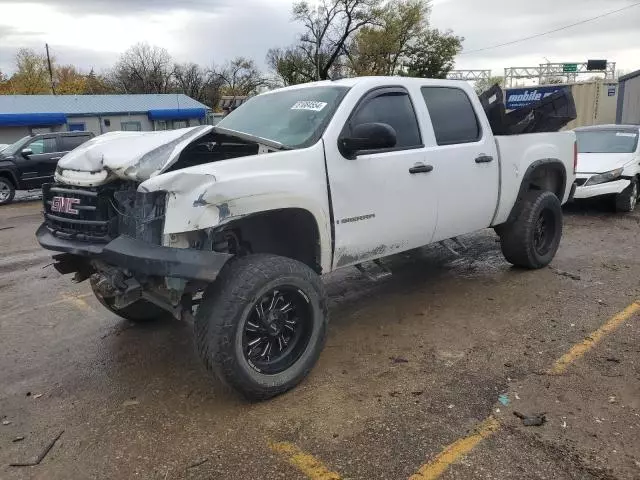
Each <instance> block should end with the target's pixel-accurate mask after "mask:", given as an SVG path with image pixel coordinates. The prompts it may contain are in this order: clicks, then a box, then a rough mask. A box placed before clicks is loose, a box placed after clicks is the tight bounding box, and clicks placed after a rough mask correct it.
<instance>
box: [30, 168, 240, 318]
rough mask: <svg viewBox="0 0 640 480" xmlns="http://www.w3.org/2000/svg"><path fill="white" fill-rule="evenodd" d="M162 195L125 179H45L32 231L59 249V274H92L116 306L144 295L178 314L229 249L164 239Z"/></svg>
mask: <svg viewBox="0 0 640 480" xmlns="http://www.w3.org/2000/svg"><path fill="white" fill-rule="evenodd" d="M166 201H167V199H166V193H165V192H139V191H137V185H136V183H135V182H131V181H125V180H115V181H113V182H111V183H109V184H106V185H101V186H97V187H77V186H70V185H65V184H48V185H45V186H44V188H43V204H44V205H43V206H44V219H45V221H44V223H43V224H42V225H41V226H40V228H39V229H38V231H37V232H36V237H37V239H38V242H39V243H40V245H42V246H43V247H44V248H46V249H49V250H53V251H57V252H62V253H60V254H58V255H56V256H54V260H55V262H56V263H55V264H54V266H55V268H56V269H57V270H58V271H59V272H60V273H62V274H71V273H74V274H75V277H74V280H75V281H76V282H81V281H84V280H86V279H88V278H90V279H91V284H92V287H93V289H94V291H95V292H96V294H98V295H100V296H101V297H103V298H105V299H109V300H110V302H111V303H112V304H113V305H114V307H115V308H117V309H121V308H126V307H127V306H128V305H131V304H132V303H134V302H136V301H139V300H146V301H148V302H151V303H153V304H155V305H157V306H159V307H161V308H163V309H164V310H168V311H170V312H171V313H172V314H173V315H174V316H176V317H178V318H182V317H183V316H184V314H185V313H188V312H190V311H191V309H190V299H191V298H192V297H193V293H194V292H195V291H196V290H198V289H201V288H202V285H203V284H206V283H209V282H212V281H214V280H215V279H216V277H217V275H218V273H219V272H220V270H221V269H222V267H223V266H224V264H225V263H226V262H227V260H228V259H229V258H231V256H232V255H230V254H226V253H219V252H215V251H212V250H208V251H207V250H202V249H194V248H175V247H172V246H165V245H164V244H163V243H165V242H163V239H164V234H163V229H164V221H165V209H166ZM167 240H170V239H167ZM169 243H170V242H169ZM201 244H203V243H202V242H201ZM193 246H195V244H194V245H185V247H193Z"/></svg>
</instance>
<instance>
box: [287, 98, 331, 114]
mask: <svg viewBox="0 0 640 480" xmlns="http://www.w3.org/2000/svg"><path fill="white" fill-rule="evenodd" d="M326 106H327V102H313V101H310V100H301V101H299V102H296V103H295V104H294V105H293V107H291V110H312V111H314V112H320V111H321V110H322V109H323V108H324V107H326Z"/></svg>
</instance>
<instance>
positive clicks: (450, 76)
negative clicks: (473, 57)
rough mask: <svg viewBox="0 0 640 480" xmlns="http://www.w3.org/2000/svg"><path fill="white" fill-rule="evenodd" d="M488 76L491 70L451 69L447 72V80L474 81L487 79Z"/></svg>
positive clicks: (489, 76)
mask: <svg viewBox="0 0 640 480" xmlns="http://www.w3.org/2000/svg"><path fill="white" fill-rule="evenodd" d="M489 78H491V70H451V71H450V72H449V73H447V80H467V81H470V82H475V81H476V80H489Z"/></svg>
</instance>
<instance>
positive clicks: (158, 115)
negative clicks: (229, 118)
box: [0, 93, 210, 144]
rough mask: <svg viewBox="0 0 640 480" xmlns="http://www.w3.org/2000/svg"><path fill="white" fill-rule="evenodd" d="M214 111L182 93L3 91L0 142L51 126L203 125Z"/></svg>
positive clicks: (134, 128)
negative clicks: (107, 93) (32, 92)
mask: <svg viewBox="0 0 640 480" xmlns="http://www.w3.org/2000/svg"><path fill="white" fill-rule="evenodd" d="M209 112H210V108H209V107H207V106H206V105H204V104H202V103H200V102H198V101H196V100H194V99H193V98H191V97H188V96H186V95H184V94H181V93H178V94H174V93H170V94H143V95H0V144H2V143H13V142H14V141H16V140H18V139H20V138H22V137H24V136H26V135H31V134H36V133H46V132H60V131H79V130H86V131H90V132H93V133H94V134H96V135H100V134H102V133H106V132H112V131H117V130H126V131H153V130H171V129H175V128H184V127H189V126H195V125H202V124H204V123H206V118H207V115H208V114H209Z"/></svg>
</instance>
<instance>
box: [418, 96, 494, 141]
mask: <svg viewBox="0 0 640 480" xmlns="http://www.w3.org/2000/svg"><path fill="white" fill-rule="evenodd" d="M421 90H422V97H423V98H424V101H425V103H426V104H427V109H428V110H429V116H430V117H431V123H432V124H433V131H434V133H435V135H436V142H437V143H438V145H455V144H458V143H472V142H477V141H478V140H480V138H481V137H482V130H481V129H480V122H479V121H478V117H477V116H476V112H475V110H474V109H473V105H472V104H471V100H469V97H468V96H467V94H466V93H465V92H464V90H461V89H459V88H450V87H423V88H422V89H421Z"/></svg>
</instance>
